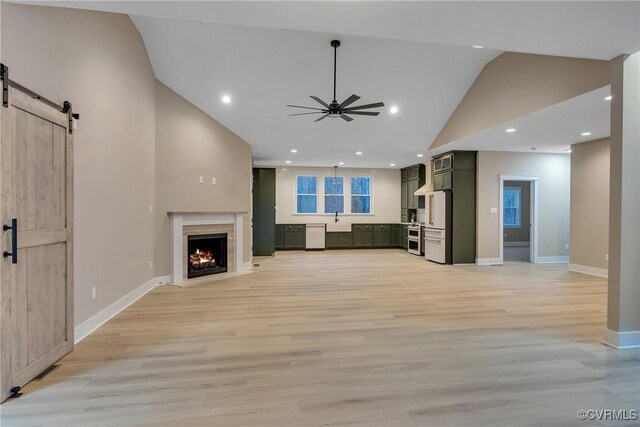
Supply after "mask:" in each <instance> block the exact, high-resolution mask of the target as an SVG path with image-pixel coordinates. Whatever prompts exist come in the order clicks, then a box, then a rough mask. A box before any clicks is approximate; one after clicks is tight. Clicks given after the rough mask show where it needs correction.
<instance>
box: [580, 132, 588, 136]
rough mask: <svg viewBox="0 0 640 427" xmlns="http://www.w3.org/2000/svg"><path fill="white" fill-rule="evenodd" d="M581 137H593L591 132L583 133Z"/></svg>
mask: <svg viewBox="0 0 640 427" xmlns="http://www.w3.org/2000/svg"><path fill="white" fill-rule="evenodd" d="M580 135H582V136H589V135H591V132H582V133H581V134H580Z"/></svg>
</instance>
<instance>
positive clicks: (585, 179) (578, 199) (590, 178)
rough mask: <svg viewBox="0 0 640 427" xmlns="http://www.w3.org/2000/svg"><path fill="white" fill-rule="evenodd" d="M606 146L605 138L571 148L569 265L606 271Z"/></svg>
mask: <svg viewBox="0 0 640 427" xmlns="http://www.w3.org/2000/svg"><path fill="white" fill-rule="evenodd" d="M610 145H611V144H610V142H609V138H607V139H600V140H597V141H590V142H585V143H582V144H575V145H572V146H571V148H572V152H571V246H570V247H571V251H570V258H571V259H570V262H571V264H576V265H579V266H585V267H594V268H600V269H604V270H606V269H607V267H608V262H607V261H606V255H607V254H608V253H609V148H610Z"/></svg>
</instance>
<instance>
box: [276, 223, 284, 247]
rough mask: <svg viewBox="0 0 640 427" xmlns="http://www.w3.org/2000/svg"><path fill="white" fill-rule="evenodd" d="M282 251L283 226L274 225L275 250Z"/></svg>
mask: <svg viewBox="0 0 640 427" xmlns="http://www.w3.org/2000/svg"><path fill="white" fill-rule="evenodd" d="M282 249H284V224H276V250H277V251H278V250H282Z"/></svg>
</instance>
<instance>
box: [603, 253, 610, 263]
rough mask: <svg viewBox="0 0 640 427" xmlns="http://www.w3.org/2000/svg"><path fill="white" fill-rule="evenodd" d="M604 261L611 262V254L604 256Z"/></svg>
mask: <svg viewBox="0 0 640 427" xmlns="http://www.w3.org/2000/svg"><path fill="white" fill-rule="evenodd" d="M604 260H605V261H607V262H609V254H606V255H605V256H604Z"/></svg>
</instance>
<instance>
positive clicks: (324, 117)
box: [314, 113, 329, 122]
mask: <svg viewBox="0 0 640 427" xmlns="http://www.w3.org/2000/svg"><path fill="white" fill-rule="evenodd" d="M327 117H329V113H327V114H325V115H324V116H322V117H320V118H318V119H315V120H314V122H319V121H320V120H324V119H326V118H327Z"/></svg>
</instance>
